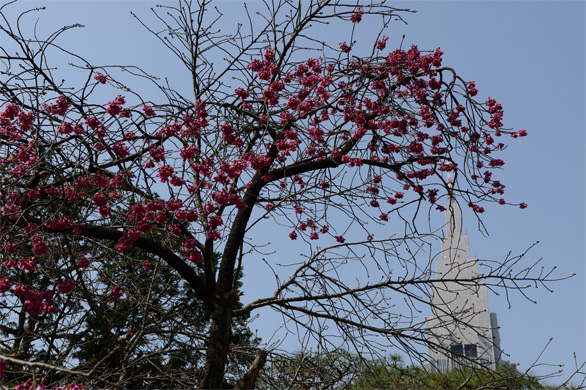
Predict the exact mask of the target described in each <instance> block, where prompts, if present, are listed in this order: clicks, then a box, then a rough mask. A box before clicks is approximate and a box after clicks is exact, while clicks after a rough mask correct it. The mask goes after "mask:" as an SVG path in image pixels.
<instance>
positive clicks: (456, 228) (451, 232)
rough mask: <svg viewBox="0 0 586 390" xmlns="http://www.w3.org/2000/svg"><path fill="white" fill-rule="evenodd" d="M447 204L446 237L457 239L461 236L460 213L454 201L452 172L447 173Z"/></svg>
mask: <svg viewBox="0 0 586 390" xmlns="http://www.w3.org/2000/svg"><path fill="white" fill-rule="evenodd" d="M447 181H448V193H449V197H448V199H449V203H448V205H447V207H446V237H459V236H461V235H462V211H461V210H460V206H459V205H458V203H457V202H456V201H455V200H454V192H453V189H454V183H453V181H452V172H448V180H447Z"/></svg>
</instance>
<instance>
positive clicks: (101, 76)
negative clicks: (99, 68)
mask: <svg viewBox="0 0 586 390" xmlns="http://www.w3.org/2000/svg"><path fill="white" fill-rule="evenodd" d="M107 79H108V75H107V74H102V73H100V72H98V73H96V75H95V76H94V80H98V82H99V83H100V84H106V80H107Z"/></svg>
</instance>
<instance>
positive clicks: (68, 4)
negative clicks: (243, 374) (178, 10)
mask: <svg viewBox="0 0 586 390" xmlns="http://www.w3.org/2000/svg"><path fill="white" fill-rule="evenodd" d="M219 3H220V4H223V5H228V6H229V7H230V9H231V10H232V11H235V12H236V13H235V14H234V15H239V14H238V9H239V8H238V7H241V4H240V2H237V1H231V2H221V1H220V2H219ZM250 3H251V4H254V3H255V2H250ZM38 4H39V3H38V2H33V1H21V2H20V4H18V5H17V6H15V7H14V8H15V9H16V8H30V7H33V6H37V5H38ZM151 4H152V3H149V2H144V1H122V2H114V1H102V2H93V1H84V2H74V1H44V2H43V5H45V6H47V8H48V9H47V10H46V11H44V12H43V13H41V14H39V16H40V20H41V22H40V28H41V30H42V29H46V31H49V30H51V29H53V28H55V27H58V26H62V25H65V24H71V23H82V24H84V25H86V27H85V28H84V29H81V30H76V32H74V33H70V34H68V35H65V36H64V39H63V40H62V41H61V42H62V44H63V45H64V46H66V47H67V48H70V49H71V50H72V51H73V52H79V53H81V54H83V55H84V56H86V57H88V58H89V59H90V60H91V62H93V63H99V64H137V65H140V66H142V67H143V68H144V69H145V70H146V71H148V72H150V73H153V74H155V75H158V76H166V75H169V76H170V77H171V78H172V77H174V76H175V77H176V76H177V72H179V74H180V72H181V70H180V68H179V67H180V64H178V62H177V61H176V59H175V58H174V57H173V56H172V55H170V54H169V55H166V54H165V53H167V52H166V51H165V49H164V48H163V47H162V45H160V44H158V43H157V42H156V41H155V40H154V39H153V38H152V37H151V36H149V35H148V33H146V32H145V31H144V30H143V29H142V28H141V27H140V26H139V25H138V23H137V22H136V21H135V20H134V19H133V18H132V17H131V16H130V15H129V10H136V12H137V13H138V14H142V15H146V14H147V13H148V12H149V11H148V7H149V6H150V5H151ZM393 5H394V6H396V7H408V8H410V9H413V10H416V11H418V12H417V13H415V14H405V15H404V18H405V20H406V21H407V22H408V24H407V25H405V24H403V23H400V22H394V23H392V24H391V25H390V27H389V29H388V30H387V31H386V32H385V35H387V36H389V37H390V39H389V41H388V44H387V48H389V49H390V50H392V49H394V48H395V47H397V46H398V45H399V44H400V42H401V39H402V36H403V34H405V43H404V45H410V44H417V45H418V46H419V47H420V48H421V49H431V50H433V49H435V48H437V47H440V48H441V50H442V51H443V52H444V53H445V54H444V63H443V64H444V65H446V66H451V67H453V68H455V69H456V70H457V71H458V73H459V74H460V75H461V76H462V77H463V78H464V79H465V80H475V81H476V85H477V88H478V89H479V90H480V93H479V99H481V100H484V99H485V98H486V97H488V96H490V97H493V98H495V99H497V100H498V101H499V102H501V103H502V105H503V107H504V113H505V116H504V123H505V126H506V127H512V128H515V129H527V131H528V133H529V136H528V137H525V138H523V139H518V140H514V141H515V142H511V146H510V148H508V149H507V150H506V152H505V153H503V159H504V160H505V162H506V165H505V169H504V171H503V172H502V173H501V175H500V177H501V178H502V181H503V182H504V183H505V184H506V185H507V199H510V200H511V201H516V202H526V203H527V204H528V205H529V207H528V208H527V209H526V210H520V209H518V208H514V207H503V206H498V205H494V206H492V207H489V208H488V209H487V212H486V213H485V214H484V215H483V221H484V223H485V226H486V228H487V230H488V232H489V235H488V236H484V235H483V234H482V233H481V232H480V231H479V230H478V227H477V225H476V222H475V220H474V218H473V216H471V215H469V214H468V213H466V210H464V229H466V230H467V233H468V234H469V236H470V245H471V251H472V253H473V254H476V255H477V256H478V258H480V259H502V258H504V257H505V256H506V255H507V254H508V253H509V252H510V251H512V253H513V254H518V253H521V252H523V251H524V250H525V249H527V248H528V247H529V246H531V245H532V244H533V243H535V242H536V241H539V244H538V245H537V246H536V247H535V248H533V249H532V250H531V252H530V254H529V255H530V257H531V258H532V259H539V258H542V259H543V260H542V262H541V264H542V265H543V267H544V268H545V269H548V268H552V267H557V269H556V273H555V274H556V275H559V276H565V275H571V274H574V273H575V274H576V276H575V277H573V278H571V279H569V280H565V281H562V282H557V283H553V284H551V285H550V287H551V288H552V289H553V291H554V292H553V293H551V292H549V291H547V290H546V289H544V288H542V287H539V288H537V289H531V290H530V291H529V296H530V297H531V298H532V299H533V300H535V301H537V303H536V304H534V303H531V302H529V301H527V300H526V299H524V298H523V297H522V296H520V295H519V294H514V295H513V296H512V297H511V304H512V307H511V308H509V306H508V303H507V300H506V299H505V297H504V296H502V295H501V296H494V295H493V296H491V297H490V306H491V310H492V311H494V312H496V313H497V314H498V316H499V321H500V325H501V331H500V334H501V339H502V342H501V343H502V347H503V348H504V349H505V352H506V353H507V354H508V355H510V358H509V359H510V360H511V361H513V362H517V363H519V364H520V366H521V368H522V369H524V368H526V367H528V366H529V365H530V364H531V363H533V361H534V360H535V359H536V357H537V356H538V355H539V354H540V352H541V350H542V349H543V348H544V347H545V345H546V344H547V343H548V341H549V339H550V338H553V340H552V342H551V343H550V345H549V347H548V348H547V350H546V351H545V352H544V354H543V355H542V358H541V362H542V363H552V364H564V365H565V366H566V367H568V368H569V369H571V367H572V366H573V354H574V353H576V354H577V357H578V360H579V361H584V360H585V359H586V357H585V348H586V341H585V333H586V322H585V321H586V290H585V286H586V279H585V275H586V269H585V264H586V251H585V237H586V225H585V220H586V218H585V217H586V210H585V203H586V202H585V190H586V183H585V176H586V172H585V166H586V161H585V154H586V153H585V146H586V140H585V127H586V126H585V107H586V101H585V84H586V82H585V58H584V52H585V51H584V50H585V46H586V44H585V35H586V34H585V3H584V2H582V1H537V2H535V1H510V2H504V1H490V2H488V1H468V2H465V1H433V2H429V1H410V2H394V3H393ZM106 21H108V22H106ZM238 21H239V20H236V19H235V20H233V22H234V23H236V22H238ZM357 27H358V30H359V33H360V34H366V35H368V34H370V33H377V32H378V28H379V26H378V25H369V24H368V23H362V24H360V25H358V26H357ZM339 33H340V32H339V31H336V28H335V27H333V29H332V30H331V31H328V35H329V36H330V37H332V36H336V35H337V34H339ZM434 218H436V220H435V223H437V225H438V226H441V224H442V223H443V216H442V215H437V216H436V217H434ZM437 250H438V251H439V243H438V244H437ZM250 278H251V281H252V284H254V283H255V280H254V279H253V276H250ZM245 293H246V295H245V297H244V300H245V301H246V300H247V298H248V299H252V298H254V297H255V296H257V295H259V294H260V292H259V291H255V290H254V289H252V290H246V287H245ZM263 323H264V324H263ZM266 323H267V321H263V319H262V318H261V320H260V321H257V322H255V323H253V325H252V327H253V328H254V327H256V326H258V327H259V332H260V335H261V336H263V333H265V334H270V332H271V326H270V325H266ZM293 339H294V338H287V339H286V341H285V343H283V344H282V348H287V349H295V342H294V341H293ZM556 369H557V367H553V366H539V367H537V368H536V369H535V370H534V371H535V372H536V373H537V374H545V373H548V372H552V371H555V370H556ZM551 381H552V382H553V383H556V382H560V379H559V378H558V379H552V380H551Z"/></svg>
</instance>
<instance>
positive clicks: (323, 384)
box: [260, 351, 573, 390]
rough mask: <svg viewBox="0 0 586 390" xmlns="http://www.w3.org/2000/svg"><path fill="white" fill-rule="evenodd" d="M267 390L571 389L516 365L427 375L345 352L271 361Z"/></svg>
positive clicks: (392, 359)
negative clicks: (543, 380)
mask: <svg viewBox="0 0 586 390" xmlns="http://www.w3.org/2000/svg"><path fill="white" fill-rule="evenodd" d="M260 387H261V388H266V389H279V388H295V389H305V390H314V389H315V390H317V389H348V390H361V389H387V390H408V389H409V390H429V389H444V390H452V389H453V390H455V389H458V390H460V389H461V390H475V389H486V390H489V389H494V390H496V389H510V390H550V389H551V390H553V389H565V390H572V389H573V388H572V387H563V388H560V387H551V386H548V385H544V384H542V383H541V382H540V380H539V379H538V378H537V377H535V376H532V375H528V374H524V373H521V372H519V371H518V370H517V368H516V367H515V366H503V367H500V368H498V369H497V370H495V371H491V370H487V369H483V368H464V367H462V368H459V369H455V370H452V371H450V372H447V373H440V372H431V371H429V370H426V369H425V368H423V367H421V366H419V365H405V364H404V362H403V360H402V358H401V356H399V355H390V356H388V357H386V358H377V359H364V358H362V357H361V356H359V355H356V354H350V353H348V352H345V351H336V352H330V353H325V354H320V355H306V354H303V353H296V354H294V355H293V356H289V357H287V356H276V357H273V360H272V362H271V364H270V365H269V366H268V367H267V369H266V370H265V372H264V373H263V376H262V378H261V381H260Z"/></svg>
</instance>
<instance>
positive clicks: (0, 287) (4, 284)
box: [0, 278, 12, 294]
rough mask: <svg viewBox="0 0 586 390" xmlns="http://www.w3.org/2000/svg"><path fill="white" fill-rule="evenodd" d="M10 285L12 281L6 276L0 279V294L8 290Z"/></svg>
mask: <svg viewBox="0 0 586 390" xmlns="http://www.w3.org/2000/svg"><path fill="white" fill-rule="evenodd" d="M10 287H12V283H11V282H10V280H8V278H3V279H0V294H1V293H5V292H6V291H8V290H10Z"/></svg>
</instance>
